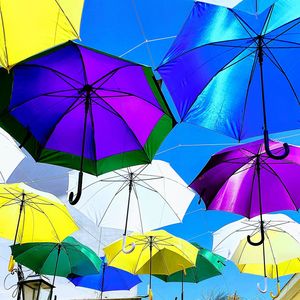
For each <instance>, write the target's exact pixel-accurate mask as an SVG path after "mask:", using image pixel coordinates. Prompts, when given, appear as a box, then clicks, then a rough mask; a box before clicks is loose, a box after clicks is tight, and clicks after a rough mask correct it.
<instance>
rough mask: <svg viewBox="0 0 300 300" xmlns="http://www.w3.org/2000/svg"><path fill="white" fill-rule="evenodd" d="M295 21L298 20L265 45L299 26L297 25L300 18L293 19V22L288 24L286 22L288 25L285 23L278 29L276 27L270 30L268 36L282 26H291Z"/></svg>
mask: <svg viewBox="0 0 300 300" xmlns="http://www.w3.org/2000/svg"><path fill="white" fill-rule="evenodd" d="M296 20H298V22H296V23H295V24H293V25H291V27H289V28H287V29H285V30H284V31H283V32H281V33H279V34H278V35H276V36H275V37H272V38H270V39H269V41H268V43H267V44H270V43H271V42H272V41H274V40H276V39H277V38H278V37H280V36H282V35H284V34H285V33H287V32H288V31H289V30H291V29H293V28H294V27H295V26H297V25H299V23H300V18H296V19H294V20H292V21H290V22H288V23H285V24H283V25H281V26H279V27H277V28H275V29H273V30H271V31H270V32H268V35H270V34H271V33H272V32H274V31H276V30H278V29H280V28H282V27H284V26H287V25H289V24H292V23H293V22H295V21H296Z"/></svg>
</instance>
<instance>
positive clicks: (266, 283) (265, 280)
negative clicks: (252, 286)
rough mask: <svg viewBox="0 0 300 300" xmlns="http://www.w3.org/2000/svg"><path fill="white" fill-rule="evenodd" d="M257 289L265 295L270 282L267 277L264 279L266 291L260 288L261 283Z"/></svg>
mask: <svg viewBox="0 0 300 300" xmlns="http://www.w3.org/2000/svg"><path fill="white" fill-rule="evenodd" d="M257 289H258V290H259V291H260V292H261V293H262V294H265V293H266V292H267V291H268V280H267V277H264V289H261V288H260V284H259V282H258V283H257Z"/></svg>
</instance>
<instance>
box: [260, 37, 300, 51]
mask: <svg viewBox="0 0 300 300" xmlns="http://www.w3.org/2000/svg"><path fill="white" fill-rule="evenodd" d="M264 40H267V42H266V43H265V44H266V45H268V44H269V40H270V42H272V41H273V40H271V38H268V37H267V36H265V37H264ZM275 41H276V42H281V43H287V44H291V45H297V47H291V48H299V47H300V43H297V42H292V41H286V40H281V39H277V38H276V40H275ZM267 47H268V48H272V49H281V48H286V47H288V46H286V47H280V46H278V47H275V46H271V47H270V46H267Z"/></svg>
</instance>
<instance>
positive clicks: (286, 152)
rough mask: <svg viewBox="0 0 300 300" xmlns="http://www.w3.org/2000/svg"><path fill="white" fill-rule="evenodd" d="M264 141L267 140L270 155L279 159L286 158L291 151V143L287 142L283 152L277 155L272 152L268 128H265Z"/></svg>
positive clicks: (267, 151) (266, 144)
mask: <svg viewBox="0 0 300 300" xmlns="http://www.w3.org/2000/svg"><path fill="white" fill-rule="evenodd" d="M264 142H265V150H266V153H267V154H268V156H269V157H271V158H273V159H277V160H280V159H284V158H286V157H287V156H288V155H289V153H290V147H289V145H288V144H287V143H284V144H283V148H284V153H283V154H281V155H278V156H277V155H274V154H273V153H272V152H271V150H270V143H269V133H268V130H264Z"/></svg>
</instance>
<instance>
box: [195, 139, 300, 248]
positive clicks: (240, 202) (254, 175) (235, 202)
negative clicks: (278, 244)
mask: <svg viewBox="0 0 300 300" xmlns="http://www.w3.org/2000/svg"><path fill="white" fill-rule="evenodd" d="M270 148H271V149H272V152H273V153H277V154H278V153H282V143H280V142H273V141H270ZM299 179H300V148H299V147H296V146H290V153H289V155H288V156H287V157H286V158H285V159H283V160H281V161H278V160H277V159H273V158H271V157H270V156H269V155H268V154H267V153H266V149H265V148H264V142H263V140H260V141H256V142H252V143H248V144H244V145H238V146H235V147H231V148H227V149H224V150H222V151H220V152H218V153H217V154H215V155H213V156H212V157H211V159H210V160H209V162H208V163H207V164H206V166H205V167H204V169H203V170H202V171H201V172H200V174H199V175H198V176H197V177H196V179H194V181H193V182H192V183H191V185H190V186H191V187H192V188H193V189H194V190H196V191H197V192H198V193H199V195H200V197H201V198H202V199H203V200H204V202H205V204H206V208H207V209H213V210H224V211H228V212H232V213H236V214H240V215H243V216H245V217H248V218H252V217H255V216H257V215H260V219H261V226H260V231H261V239H260V241H259V242H251V238H250V236H248V241H249V243H251V245H261V244H262V243H263V242H264V239H265V238H264V229H263V227H264V222H263V219H262V214H264V213H269V212H274V211H279V210H298V209H299V208H300V194H299Z"/></svg>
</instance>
